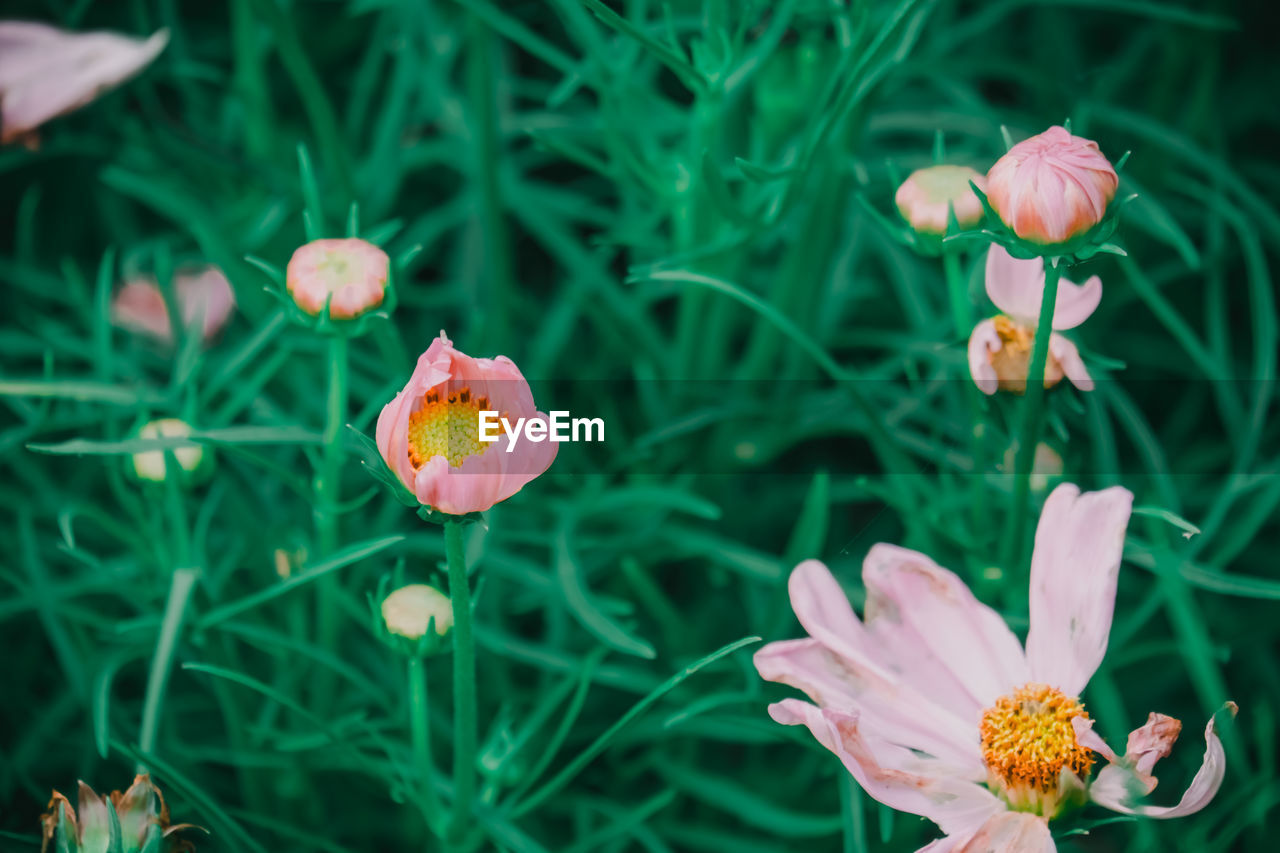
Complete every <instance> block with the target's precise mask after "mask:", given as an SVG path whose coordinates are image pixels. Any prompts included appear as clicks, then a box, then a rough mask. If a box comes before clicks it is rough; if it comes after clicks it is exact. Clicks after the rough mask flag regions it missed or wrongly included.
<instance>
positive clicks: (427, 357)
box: [376, 332, 558, 515]
mask: <svg viewBox="0 0 1280 853" xmlns="http://www.w3.org/2000/svg"><path fill="white" fill-rule="evenodd" d="M482 413H489V414H488V415H487V416H484V415H482ZM482 416H484V417H486V419H487V420H490V421H491V423H497V422H498V419H501V422H504V424H505V425H504V426H502V427H501V429H499V430H497V439H498V440H494V441H487V440H482V438H481V426H482V424H481V418H482ZM530 421H541V422H543V423H546V422H547V416H546V415H545V414H543V413H542V412H539V411H538V409H537V407H536V406H535V405H534V402H533V393H532V392H531V391H530V390H529V383H528V382H526V381H525V379H524V376H523V375H521V373H520V369H519V368H518V367H516V366H515V364H514V363H513V362H512V361H511V359H509V358H507V357H506V356H501V355H500V356H498V357H497V358H472V357H471V356H469V355H466V354H464V353H461V352H458V350H456V349H454V347H453V344H452V343H450V342H449V339H448V338H447V337H445V335H444V332H441V333H440V337H439V338H437V339H436V340H434V341H432V343H431V346H430V347H429V348H428V349H427V351H426V352H424V353H423V354H422V355H421V356H420V357H419V358H418V366H417V367H416V368H414V371H413V375H412V376H411V377H409V383H408V384H407V385H405V387H404V390H402V391H401V392H400V393H399V394H397V395H396V397H395V399H394V400H392V401H391V402H390V403H388V404H387V405H386V406H385V407H383V409H382V413H381V414H380V415H379V416H378V427H377V434H376V438H377V442H378V450H379V451H380V452H381V453H382V458H383V459H384V460H386V463H387V467H389V468H390V469H391V470H392V471H394V472H395V473H396V475H397V476H399V478H400V481H401V482H402V483H404V484H405V486H406V487H407V488H408V489H409V491H411V492H413V493H414V495H415V496H416V497H417V499H418V501H419V503H421V504H423V505H424V506H429V507H432V508H433V509H436V510H438V511H440V512H443V513H446V514H448V515H466V514H467V513H472V512H483V511H485V510H487V509H489V507H491V506H493V505H494V504H496V503H498V502H499V501H504V500H506V499H507V498H509V497H511V496H512V495H514V494H515V493H516V492H518V491H520V489H522V488H524V485H525V484H526V483H528V482H529V481H531V480H533V479H534V478H536V477H538V476H539V475H541V474H542V473H543V472H544V471H546V470H547V468H548V467H550V466H551V463H552V461H553V460H554V459H555V457H556V449H557V447H558V445H557V444H556V443H555V442H554V441H541V442H537V441H530V440H529V439H528V438H527V437H526V438H524V439H519V438H515V437H510V436H513V435H514V433H510V434H503V433H505V432H506V430H507V427H508V426H514V430H515V433H518V432H519V426H520V424H521V423H522V422H523V423H527V422H530ZM490 434H492V433H490Z"/></svg>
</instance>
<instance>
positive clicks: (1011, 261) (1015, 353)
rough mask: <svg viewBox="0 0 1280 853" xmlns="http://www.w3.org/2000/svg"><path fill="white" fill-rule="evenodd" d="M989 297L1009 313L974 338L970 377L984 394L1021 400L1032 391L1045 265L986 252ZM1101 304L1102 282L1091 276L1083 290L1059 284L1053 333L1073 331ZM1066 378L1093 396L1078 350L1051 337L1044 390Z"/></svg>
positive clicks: (1081, 286)
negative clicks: (1019, 396) (1015, 396)
mask: <svg viewBox="0 0 1280 853" xmlns="http://www.w3.org/2000/svg"><path fill="white" fill-rule="evenodd" d="M986 279H987V281H986V286H987V295H988V296H989V297H991V301H992V302H994V303H995V305H996V307H997V308H999V309H1000V310H1001V311H1003V312H1004V313H1003V314H1001V315H999V316H996V317H993V318H991V319H988V320H983V321H982V322H980V323H979V324H978V325H977V326H975V327H974V329H973V333H972V334H971V335H970V336H969V373H970V375H971V376H973V381H974V382H975V383H976V384H977V386H978V388H980V389H981V390H982V393H984V394H994V393H995V392H996V390H997V389H1003V390H1005V391H1012V392H1013V393H1015V394H1021V393H1023V392H1024V391H1025V390H1026V387H1027V371H1028V369H1029V367H1030V362H1031V348H1032V344H1033V342H1034V340H1035V333H1036V326H1037V324H1038V323H1039V319H1040V302H1041V300H1042V299H1043V298H1044V285H1045V277H1044V259H1043V258H1030V259H1027V260H1022V259H1019V258H1015V257H1013V256H1012V255H1010V254H1009V253H1008V252H1006V251H1005V250H1004V249H1003V248H1001V247H1000V246H994V245H993V246H992V247H991V248H990V249H989V250H987V272H986ZM1101 300H1102V279H1100V278H1098V277H1097V276H1096V275H1095V276H1091V277H1090V278H1089V279H1088V281H1086V282H1085V283H1084V284H1075V283H1073V282H1070V281H1067V280H1066V279H1065V278H1063V279H1059V280H1058V297H1057V299H1056V300H1055V301H1054V306H1053V328H1054V329H1057V330H1065V329H1074V328H1075V327H1076V326H1078V325H1080V324H1081V323H1083V322H1084V321H1085V320H1087V319H1088V318H1089V316H1090V315H1091V314H1093V312H1094V310H1096V309H1097V307H1098V303H1099V302H1100V301H1101ZM1063 376H1066V377H1067V379H1069V380H1071V384H1073V385H1075V386H1076V387H1077V388H1079V389H1080V390H1081V391H1092V390H1093V378H1092V377H1090V376H1089V371H1088V370H1087V369H1086V368H1085V366H1084V361H1083V360H1082V359H1081V358H1080V351H1079V350H1078V349H1076V345H1075V344H1073V343H1072V342H1071V341H1069V340H1068V339H1067V338H1065V337H1063V336H1062V335H1059V334H1057V332H1053V333H1051V334H1050V336H1049V361H1048V363H1047V365H1046V367H1045V376H1044V386H1045V387H1046V388H1051V387H1053V386H1054V385H1056V384H1058V382H1059V381H1060V380H1061V379H1062V377H1063Z"/></svg>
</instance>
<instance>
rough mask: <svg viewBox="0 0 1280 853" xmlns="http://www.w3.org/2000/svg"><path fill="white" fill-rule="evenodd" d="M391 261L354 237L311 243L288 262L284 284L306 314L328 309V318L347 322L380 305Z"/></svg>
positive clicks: (385, 254)
mask: <svg viewBox="0 0 1280 853" xmlns="http://www.w3.org/2000/svg"><path fill="white" fill-rule="evenodd" d="M390 268H391V260H390V258H388V257H387V253H386V252H384V251H382V250H381V249H379V248H378V247H377V246H375V245H373V244H372V243H369V242H366V241H364V240H361V239H359V238H356V237H345V238H341V239H327V240H312V241H311V242H310V243H307V244H306V245H305V246H301V247H299V248H298V250H297V251H295V252H294V253H293V257H292V258H290V259H289V266H288V268H287V269H286V270H285V280H286V282H287V285H288V288H289V295H290V296H292V297H293V301H294V302H297V303H298V306H299V307H300V308H302V310H303V311H306V312H307V313H308V314H319V313H321V312H322V311H324V307H325V305H326V304H328V305H329V316H330V317H333V318H334V319H338V320H349V319H351V318H353V317H357V316H359V315H360V314H363V313H365V312H366V311H370V310H372V309H374V308H377V307H378V306H379V305H381V304H382V298H383V294H384V292H385V291H386V289H387V276H388V274H389V271H390Z"/></svg>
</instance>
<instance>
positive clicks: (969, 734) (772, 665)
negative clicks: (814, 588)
mask: <svg viewBox="0 0 1280 853" xmlns="http://www.w3.org/2000/svg"><path fill="white" fill-rule="evenodd" d="M754 663H755V666H756V670H757V671H758V672H759V673H760V677H761V678H764V679H765V680H766V681H776V682H778V683H780V684H786V685H789V686H791V687H795V688H797V689H799V690H803V691H804V692H805V694H806V695H808V697H809V698H810V699H812V700H813V701H814V702H816V703H817V704H818V705H820V706H821V707H823V708H830V709H831V710H835V711H843V712H846V713H851V714H852V713H857V714H858V715H859V717H860V719H861V720H862V721H863V724H864V726H865V727H866V728H867V730H868V731H874V732H875V733H876V736H877V737H880V738H883V739H884V740H886V741H889V742H890V743H895V744H898V745H900V746H906V747H910V748H913V749H917V750H919V751H921V752H925V753H928V754H929V755H932V756H934V757H935V758H938V759H941V760H944V761H948V762H951V763H953V764H954V765H955V766H956V772H957V774H959V775H963V776H964V777H965V778H968V779H972V780H974V781H982V780H984V779H985V778H986V766H985V765H984V764H983V763H982V757H981V755H979V753H978V749H977V746H976V744H975V741H974V736H975V733H976V731H977V727H976V724H973V725H966V724H964V723H963V722H962V721H961V720H959V719H958V718H956V717H954V716H951V715H950V714H948V713H946V712H945V711H944V710H943V709H941V708H939V707H937V706H936V705H935V704H934V703H933V702H932V701H930V700H929V699H926V698H925V696H924V695H923V694H920V693H918V692H916V691H914V690H912V689H911V688H910V687H909V686H906V685H903V684H901V683H900V682H898V681H896V680H895V679H894V678H893V677H892V675H890V674H887V673H884V672H883V671H880V670H878V669H876V668H875V667H874V666H871V665H869V664H867V663H866V662H865V661H864V660H863V659H861V658H857V659H851V658H847V657H843V656H841V655H839V654H837V653H836V652H834V651H832V650H831V649H829V648H827V647H826V646H825V645H823V644H822V642H821V641H819V640H815V639H810V638H805V639H802V640H784V641H782V642H778V643H770V644H769V645H767V646H765V647H764V648H762V649H760V651H758V652H756V654H755V657H754Z"/></svg>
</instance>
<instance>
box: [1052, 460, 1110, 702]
mask: <svg viewBox="0 0 1280 853" xmlns="http://www.w3.org/2000/svg"><path fill="white" fill-rule="evenodd" d="M1132 506H1133V494H1132V493H1130V492H1129V491H1128V490H1126V489H1123V488H1121V487H1119V486H1114V487H1112V488H1110V489H1106V490H1104V491H1101V492H1086V493H1085V494H1083V495H1082V494H1081V493H1080V490H1079V489H1078V488H1077V487H1076V486H1074V485H1072V484H1070V483H1063V484H1062V485H1060V486H1058V487H1057V488H1056V489H1054V490H1053V492H1052V493H1051V494H1050V495H1049V497H1048V499H1047V500H1046V501H1045V504H1044V509H1043V511H1042V512H1041V514H1040V523H1039V525H1038V526H1037V527H1036V539H1035V551H1034V553H1033V554H1032V556H1031V592H1030V606H1031V628H1030V630H1029V631H1028V633H1027V661H1028V663H1029V665H1030V669H1031V678H1032V679H1033V680H1034V681H1037V682H1042V683H1044V684H1049V685H1052V686H1054V687H1057V688H1058V689H1059V690H1061V691H1062V692H1064V693H1066V694H1068V695H1071V696H1078V695H1080V692H1081V691H1082V690H1084V686H1085V685H1086V684H1087V683H1088V681H1089V677H1090V676H1092V675H1093V673H1094V671H1095V670H1096V669H1097V668H1098V664H1099V663H1101V662H1102V657H1103V655H1104V654H1105V653H1106V650H1107V637H1108V635H1109V634H1110V632H1111V619H1112V613H1113V610H1114V608H1115V598H1116V578H1117V576H1118V575H1119V571H1120V556H1121V553H1122V552H1123V550H1124V533H1125V528H1126V527H1127V526H1128V524H1129V512H1130V510H1131V508H1132Z"/></svg>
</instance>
